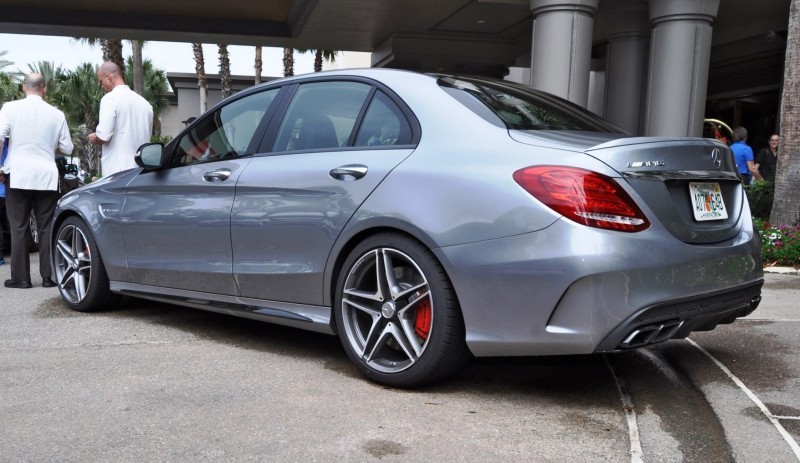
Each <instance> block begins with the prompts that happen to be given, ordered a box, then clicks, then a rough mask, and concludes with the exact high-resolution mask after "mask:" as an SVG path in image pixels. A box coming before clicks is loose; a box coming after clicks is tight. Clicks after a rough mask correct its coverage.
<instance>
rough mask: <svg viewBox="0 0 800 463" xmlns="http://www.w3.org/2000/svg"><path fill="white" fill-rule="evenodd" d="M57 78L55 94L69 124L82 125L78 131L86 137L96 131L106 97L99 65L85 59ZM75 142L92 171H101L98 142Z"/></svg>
mask: <svg viewBox="0 0 800 463" xmlns="http://www.w3.org/2000/svg"><path fill="white" fill-rule="evenodd" d="M57 80H58V84H57V90H58V91H57V92H56V94H55V95H53V97H54V98H53V101H54V103H55V105H56V106H58V107H59V108H60V109H61V110H62V111H64V115H65V116H66V117H67V121H68V123H69V125H70V126H75V127H76V128H77V127H81V126H82V127H83V129H82V130H80V129H79V130H78V131H77V132H78V133H83V135H84V137H85V134H86V133H89V132H92V131H94V129H95V127H96V126H97V115H98V114H99V112H100V98H102V97H103V91H102V90H101V88H100V86H99V85H97V68H96V67H95V66H94V65H93V64H91V63H84V64H82V65H80V66H78V67H77V68H76V69H75V70H74V71H71V72H67V73H63V74H60V75H59V76H58V77H57ZM84 132H85V133H84ZM76 146H79V147H80V148H81V149H80V150H81V151H83V153H84V156H83V158H84V160H85V161H86V164H87V165H88V167H89V169H88V170H89V172H90V173H91V174H92V175H95V174H96V173H97V172H99V167H100V162H99V161H100V147H99V145H94V144H91V143H88V142H86V141H85V138H84V139H81V140H79V143H77V144H76Z"/></svg>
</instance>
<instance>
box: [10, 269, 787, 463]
mask: <svg viewBox="0 0 800 463" xmlns="http://www.w3.org/2000/svg"><path fill="white" fill-rule="evenodd" d="M31 257H32V258H33V259H32V265H31V267H32V268H33V269H35V268H37V265H38V264H37V263H36V260H35V259H36V258H37V257H36V254H33V255H32V256H31ZM8 277H9V267H8V265H4V266H0V279H3V280H4V279H6V278H8ZM34 281H35V282H36V283H37V286H36V287H34V288H33V289H30V290H10V289H6V288H2V289H0V291H2V292H1V293H0V294H1V295H0V301H2V302H0V304H2V309H0V417H2V419H0V442H1V443H2V445H0V462H6V461H14V462H20V461H24V462H27V461H30V462H48V461H58V462H89V461H114V462H134V461H135V462H140V461H280V462H286V461H298V462H309V461H326V462H327V461H348V462H349V461H353V462H371V461H379V460H380V461H397V462H400V461H402V462H409V461H412V462H413V461H419V462H435V461H448V462H449V461H459V462H461V461H463V462H472V461H476V462H477V461H480V462H515V461H519V462H531V461H537V462H538V461H544V462H547V461H553V462H555V461H559V462H560V461H613V462H628V461H645V462H651V461H652V462H680V461H704V462H715V461H719V462H729V461H740V462H748V461H758V462H767V461H775V462H788V461H800V450H798V449H797V442H798V441H800V354H799V353H798V352H800V313H798V311H800V309H797V308H796V303H795V302H793V301H797V300H798V299H800V277H797V276H784V275H768V276H767V285H766V287H765V291H764V302H763V303H762V306H761V307H760V308H759V309H758V310H757V311H756V312H755V313H754V314H752V315H751V316H750V317H748V318H747V319H744V320H739V321H737V322H736V323H734V324H732V325H725V326H721V327H719V328H718V329H717V330H715V331H712V332H706V333H694V334H693V335H692V336H691V339H690V340H681V341H669V342H666V343H662V344H659V345H656V346H653V347H651V348H647V349H640V350H635V351H630V352H624V353H618V354H610V355H592V356H569V357H551V358H521V359H481V360H477V361H474V362H473V363H472V364H470V365H469V366H468V367H467V368H466V369H465V370H464V371H463V372H462V373H461V374H460V375H459V376H457V377H456V378H454V379H453V380H450V381H448V382H445V383H442V384H438V385H435V386H432V387H428V388H424V389H420V390H414V391H407V390H396V389H390V388H386V387H383V386H380V385H376V384H373V383H370V382H367V381H366V380H364V379H363V378H362V377H361V376H360V375H359V374H358V372H357V371H356V369H355V368H354V367H352V366H351V365H350V363H349V362H348V360H347V358H346V355H345V354H344V352H343V350H342V348H341V346H340V344H339V341H338V340H337V339H336V338H334V337H330V336H326V335H321V334H316V333H308V332H303V331H299V330H295V329H291V328H285V327H280V326H273V325H268V324H262V323H258V322H252V321H248V320H244V319H238V318H234V317H226V316H223V315H218V314H214V313H206V312H201V311H195V310H191V309H186V308H181V307H177V306H171V305H166V304H159V303H154V302H149V301H142V300H137V299H128V298H126V299H124V300H123V303H122V304H121V306H120V307H118V308H116V309H114V310H110V311H107V312H100V313H94V314H82V313H77V312H72V311H70V310H69V309H68V308H67V307H66V306H65V304H63V303H62V302H61V299H60V297H59V295H58V291H57V290H56V289H55V288H41V287H40V286H38V281H37V280H36V279H35V280H34Z"/></svg>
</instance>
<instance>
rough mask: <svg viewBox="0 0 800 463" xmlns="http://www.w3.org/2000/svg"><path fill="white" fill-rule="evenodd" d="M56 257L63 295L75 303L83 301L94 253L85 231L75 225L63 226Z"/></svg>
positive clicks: (57, 276)
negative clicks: (92, 253)
mask: <svg viewBox="0 0 800 463" xmlns="http://www.w3.org/2000/svg"><path fill="white" fill-rule="evenodd" d="M54 257H55V259H54V260H55V271H56V279H57V280H56V281H57V282H58V286H59V288H60V290H61V294H62V296H63V297H64V298H65V299H66V300H67V302H71V303H73V304H78V303H80V302H82V301H83V300H84V298H85V297H86V292H87V290H88V288H89V283H90V281H91V278H92V255H91V250H90V247H89V241H88V240H87V239H86V235H84V233H83V231H81V229H80V228H78V227H77V226H75V225H67V226H65V227H63V228H61V230H60V231H59V233H58V237H57V238H56V252H55V256H54Z"/></svg>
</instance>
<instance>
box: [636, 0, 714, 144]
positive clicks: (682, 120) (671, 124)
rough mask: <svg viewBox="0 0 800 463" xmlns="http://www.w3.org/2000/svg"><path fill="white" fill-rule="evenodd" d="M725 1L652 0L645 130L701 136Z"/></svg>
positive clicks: (650, 133) (647, 133)
mask: <svg viewBox="0 0 800 463" xmlns="http://www.w3.org/2000/svg"><path fill="white" fill-rule="evenodd" d="M718 9H719V0H650V22H651V24H652V27H653V31H652V36H651V44H650V71H649V77H648V97H647V110H646V122H645V134H646V135H652V136H692V137H699V136H701V135H702V131H703V115H704V112H705V106H706V92H707V89H708V67H709V62H710V59H711V32H712V28H711V24H712V22H713V21H714V19H715V18H716V16H717V11H718Z"/></svg>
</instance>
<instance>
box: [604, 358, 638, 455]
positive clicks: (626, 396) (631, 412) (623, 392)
mask: <svg viewBox="0 0 800 463" xmlns="http://www.w3.org/2000/svg"><path fill="white" fill-rule="evenodd" d="M603 360H605V362H606V365H608V369H609V370H611V376H613V377H614V382H615V383H616V384H617V390H618V391H619V396H620V399H621V400H622V408H623V409H624V410H625V418H626V419H627V421H628V435H629V436H630V441H631V450H630V452H631V463H643V461H644V460H643V457H644V451H643V450H642V441H641V439H640V437H639V425H638V423H637V422H636V409H634V408H633V400H631V395H630V393H629V392H628V386H627V384H626V383H625V379H624V378H623V377H622V375H619V374H617V372H616V371H614V368H613V367H612V366H611V362H609V361H608V356H606V355H603Z"/></svg>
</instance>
